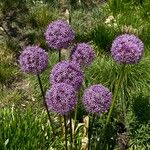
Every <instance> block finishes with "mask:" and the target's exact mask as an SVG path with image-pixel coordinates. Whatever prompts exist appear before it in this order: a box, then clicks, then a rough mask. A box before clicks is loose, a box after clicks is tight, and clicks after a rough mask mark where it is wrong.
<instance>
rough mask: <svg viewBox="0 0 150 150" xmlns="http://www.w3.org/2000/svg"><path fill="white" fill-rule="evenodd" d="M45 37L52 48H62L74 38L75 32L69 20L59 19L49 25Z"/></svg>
mask: <svg viewBox="0 0 150 150" xmlns="http://www.w3.org/2000/svg"><path fill="white" fill-rule="evenodd" d="M45 37H46V42H47V43H48V45H49V46H50V47H51V48H54V49H58V50H60V49H62V48H67V47H68V46H69V44H70V43H71V42H72V41H73V40H74V38H75V34H74V31H73V29H72V28H71V26H70V25H69V24H68V22H67V21H65V20H57V21H54V22H52V23H51V24H49V25H48V27H47V30H46V32H45Z"/></svg>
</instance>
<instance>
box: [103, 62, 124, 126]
mask: <svg viewBox="0 0 150 150" xmlns="http://www.w3.org/2000/svg"><path fill="white" fill-rule="evenodd" d="M124 68H125V66H124V65H123V66H122V70H121V74H120V76H119V79H118V82H117V84H116V86H115V90H114V96H113V99H112V105H111V107H110V110H109V113H108V117H107V120H106V124H105V127H106V126H107V125H108V123H109V121H110V117H111V115H112V111H113V108H114V106H115V102H116V100H117V95H118V92H119V88H120V85H121V82H122V80H123V76H124Z"/></svg>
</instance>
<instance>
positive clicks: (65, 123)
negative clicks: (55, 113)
mask: <svg viewBox="0 0 150 150" xmlns="http://www.w3.org/2000/svg"><path fill="white" fill-rule="evenodd" d="M64 125H65V147H66V150H67V149H68V146H67V122H66V116H65V115H64Z"/></svg>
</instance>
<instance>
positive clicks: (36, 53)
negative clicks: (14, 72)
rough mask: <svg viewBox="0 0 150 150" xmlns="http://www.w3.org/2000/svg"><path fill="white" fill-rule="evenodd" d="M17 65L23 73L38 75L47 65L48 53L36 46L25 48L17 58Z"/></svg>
mask: <svg viewBox="0 0 150 150" xmlns="http://www.w3.org/2000/svg"><path fill="white" fill-rule="evenodd" d="M19 63H20V67H21V69H22V70H23V71H24V72H26V73H32V74H39V73H41V72H42V71H44V70H45V69H46V67H47V65H48V53H47V52H45V50H43V49H42V48H40V47H38V46H27V47H26V48H25V49H24V50H23V51H22V53H21V55H20V57H19Z"/></svg>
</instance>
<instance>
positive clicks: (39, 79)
mask: <svg viewBox="0 0 150 150" xmlns="http://www.w3.org/2000/svg"><path fill="white" fill-rule="evenodd" d="M37 78H38V82H39V85H40V89H41V94H42V97H43V103H44V106H45V108H46V111H47V115H48V119H49V122H50V124H51V127H52V132H53V136H54V135H55V131H54V127H53V123H52V118H51V116H50V113H49V110H48V106H47V104H46V100H45V94H44V90H43V86H42V82H41V78H40V75H39V74H37Z"/></svg>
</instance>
